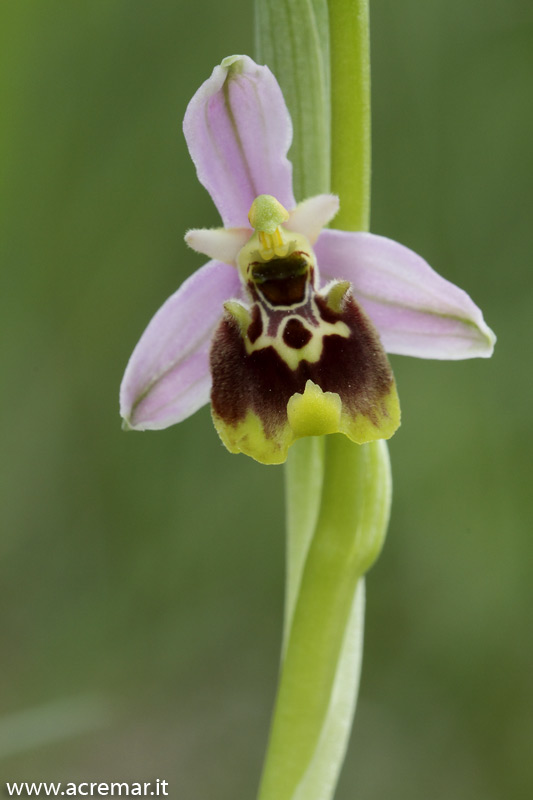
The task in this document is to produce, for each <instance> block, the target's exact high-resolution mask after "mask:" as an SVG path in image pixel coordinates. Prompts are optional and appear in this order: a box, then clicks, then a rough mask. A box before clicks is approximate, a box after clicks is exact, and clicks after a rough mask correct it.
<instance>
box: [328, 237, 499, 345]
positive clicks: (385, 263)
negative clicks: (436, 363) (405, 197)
mask: <svg viewBox="0 0 533 800" xmlns="http://www.w3.org/2000/svg"><path fill="white" fill-rule="evenodd" d="M315 251H316V254H317V257H318V263H319V265H320V271H321V275H322V277H323V279H324V280H328V279H330V278H337V279H345V280H348V281H350V283H351V284H352V286H353V291H354V294H355V296H356V297H357V300H358V301H359V302H360V303H361V305H362V306H363V308H364V309H365V311H366V313H367V314H368V315H369V317H370V318H371V320H372V322H373V323H374V325H375V326H376V328H377V330H378V332H379V334H380V336H381V340H382V342H383V344H384V346H385V349H386V350H387V351H388V352H389V353H399V354H401V355H407V356H418V357H420V358H436V359H452V360H453V359H462V358H474V357H476V356H478V357H479V356H480V357H482V358H488V357H489V356H490V355H492V351H493V349H494V343H495V341H496V337H495V336H494V334H493V332H492V331H491V330H490V328H489V327H488V326H487V325H486V323H485V321H484V319H483V315H482V313H481V311H480V309H479V308H478V307H477V306H476V304H475V303H474V302H473V301H472V300H471V299H470V297H469V296H468V295H467V294H466V292H464V291H463V290H462V289H459V288H458V287H457V286H455V285H454V284H453V283H450V282H449V281H447V280H446V279H445V278H442V277H441V276H440V275H438V274H437V273H436V272H435V271H434V270H433V269H432V268H431V267H430V266H429V264H428V263H427V262H426V261H424V259H423V258H421V256H419V255H417V254H416V253H414V252H413V251H412V250H409V248H408V247H404V246H403V245H401V244H399V243H398V242H394V241H392V239H387V238H385V237H383V236H376V235H375V234H371V233H349V232H346V231H336V230H324V231H322V233H321V234H320V236H319V238H318V241H317V243H316V246H315Z"/></svg>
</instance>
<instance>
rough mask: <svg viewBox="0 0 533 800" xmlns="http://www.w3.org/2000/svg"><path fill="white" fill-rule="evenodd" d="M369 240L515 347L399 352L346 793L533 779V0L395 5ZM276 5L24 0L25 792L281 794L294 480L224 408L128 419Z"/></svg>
mask: <svg viewBox="0 0 533 800" xmlns="http://www.w3.org/2000/svg"><path fill="white" fill-rule="evenodd" d="M371 11H372V55H373V126H374V180H373V225H372V228H373V230H374V231H375V232H377V233H381V234H385V235H388V236H390V237H392V238H395V239H398V240H400V241H402V242H404V243H405V244H407V245H409V246H411V247H413V248H414V249H416V250H417V251H418V252H420V253H421V254H423V255H424V256H425V257H426V258H427V259H428V260H429V262H430V263H431V264H432V265H434V266H435V267H436V268H437V269H438V270H439V271H440V272H441V273H442V274H444V275H445V277H447V278H449V279H450V280H452V281H454V282H457V283H459V284H460V285H461V286H463V287H464V288H465V289H466V290H467V291H469V292H470V293H471V294H472V296H473V297H474V299H475V300H476V301H477V302H478V303H479V305H480V306H481V307H482V308H483V310H484V312H485V317H486V319H487V321H488V323H489V324H490V325H491V326H492V327H493V328H494V330H495V331H496V332H497V334H498V336H499V342H498V346H497V349H496V353H495V356H494V358H493V359H492V360H491V361H470V362H468V361H467V362H458V363H442V362H441V363H439V362H424V361H419V360H410V359H406V358H400V357H395V358H393V366H394V369H395V372H396V377H397V381H398V385H399V390H400V395H401V400H402V408H403V425H402V428H401V430H400V431H399V433H398V434H397V435H396V436H395V437H394V439H393V441H392V443H391V455H392V460H393V467H394V475H395V497H394V507H393V515H392V521H391V526H390V532H389V537H388V541H387V544H386V547H385V551H384V553H383V555H382V557H381V559H380V561H379V563H378V564H377V565H376V566H375V567H374V569H373V570H372V572H371V574H370V576H369V579H368V584H367V588H368V622H367V631H366V652H365V663H364V671H363V680H362V687H361V697H360V705H359V712H358V716H357V719H356V725H355V731H354V735H353V738H352V741H351V745H350V750H349V754H348V759H347V763H346V766H345V769H344V772H343V776H342V780H341V784H340V787H339V791H338V800H352V798H358V800H384V799H385V798H387V799H388V798H391V797H409V798H410V800H428V798H431V800H441V798H442V800H444V798H446V799H447V800H448V798H453V800H473V799H476V800H477V798H480V800H497V799H499V798H506V799H507V798H513V800H514V798H526V797H531V796H532V792H533V766H532V764H533V761H532V759H531V748H532V745H533V727H532V724H533V721H532V706H533V681H532V674H533V663H532V662H533V645H532V637H531V632H532V626H531V607H532V600H533V596H532V595H533V592H532V588H531V571H532V566H533V565H532V543H531V527H532V526H531V514H530V505H531V488H530V484H531V477H532V464H531V458H530V455H531V433H532V428H533V421H532V415H531V388H532V380H531V357H532V353H531V338H532V337H531V332H530V330H531V319H532V311H533V302H532V301H533V282H532V279H531V225H532V223H531V219H532V204H531V180H532V169H531V168H532V166H533V164H532V156H531V142H532V133H533V126H532V121H533V119H532V84H533V57H532V54H533V37H532V33H533V9H532V6H531V4H530V3H528V2H526V0H507V1H506V2H505V3H501V2H498V1H497V0H484V2H483V3H480V2H479V1H477V2H476V1H475V0H451V1H450V0H432V2H429V3H428V2H425V3H424V2H421V1H420V0H403V2H402V3H397V2H395V0H374V1H373V2H372V3H371ZM252 22H253V20H252V4H251V3H247V2H245V0H238V2H231V3H218V2H214V0H213V2H208V1H207V0H196V2H194V3H188V2H187V3H185V2H179V0H174V2H169V0H164V1H163V0H151V2H142V1H141V0H91V2H90V3H89V2H87V3H68V2H65V1H64V0H46V1H45V2H37V0H4V2H3V3H2V4H1V7H0V61H1V96H0V108H1V116H2V119H1V127H0V162H1V170H2V172H1V174H2V178H1V180H2V184H1V205H2V208H1V218H2V223H1V224H2V235H1V249H2V252H1V278H0V280H1V287H0V304H1V314H0V326H1V352H0V359H1V363H0V372H1V376H2V386H3V388H2V392H1V394H0V404H1V430H2V450H1V454H2V455H1V460H0V474H1V477H0V484H1V497H0V525H1V537H0V593H1V611H0V653H1V655H0V658H1V662H0V695H1V708H0V759H1V760H0V783H2V782H3V781H5V780H56V781H57V780H65V781H67V780H93V781H96V780H100V781H104V780H131V781H134V780H139V781H143V780H151V779H155V778H157V777H159V778H161V779H165V780H167V781H169V784H170V788H171V796H172V797H174V798H184V799H185V798H186V800H205V798H219V799H220V800H224V799H225V798H228V799H229V798H232V800H234V799H235V798H241V797H242V798H253V797H254V796H255V790H256V785H257V780H258V777H259V771H260V765H261V761H262V757H263V752H264V748H265V743H266V737H267V731H268V723H269V717H270V711H271V707H272V703H273V699H274V692H275V684H276V673H277V666H278V657H279V644H280V634H281V616H282V599H283V598H282V595H283V569H284V564H283V549H284V544H283V500H282V484H283V480H282V478H283V476H282V471H281V470H280V469H277V468H267V467H262V466H260V465H258V464H255V463H252V461H250V460H248V459H246V458H245V457H241V456H239V457H235V456H230V455H229V454H227V453H226V452H225V451H224V449H223V448H222V446H221V445H220V443H219V441H218V438H217V436H216V434H215V432H214V430H213V428H212V425H211V422H210V418H209V412H208V410H207V409H203V410H202V411H201V412H199V413H198V414H196V415H195V416H194V417H193V418H192V419H189V420H188V421H186V422H184V423H183V424H182V425H180V426H177V427H175V428H172V429H169V430H167V431H164V432H158V433H146V434H143V435H141V434H125V433H123V432H122V431H121V429H120V423H119V418H118V409H117V395H118V386H119V383H120V379H121V376H122V372H123V369H124V367H125V364H126V361H127V359H128V357H129V354H130V352H131V350H132V348H133V346H134V344H135V343H136V341H137V339H138V337H139V335H140V333H141V332H142V330H143V328H144V326H145V325H146V324H147V322H148V320H149V319H150V317H151V315H152V314H153V312H154V311H155V310H156V309H157V308H158V306H159V305H160V304H161V302H162V301H163V300H164V299H165V298H166V297H167V295H169V294H170V293H171V292H172V291H174V289H175V288H176V287H177V285H178V284H179V283H180V282H181V281H182V280H183V279H184V278H185V277H186V276H187V275H189V274H190V273H191V272H192V271H193V270H194V269H195V268H197V267H198V266H199V265H200V264H201V263H202V260H201V258H200V257H197V256H196V255H195V254H194V253H192V252H191V251H190V250H187V248H186V247H185V245H184V243H183V233H184V231H185V229H186V228H189V227H198V226H208V225H216V224H217V214H216V211H215V209H214V207H213V206H212V204H211V201H210V199H209V197H208V195H207V193H206V192H205V191H204V189H203V188H202V187H201V186H200V185H199V184H198V183H197V181H196V178H195V173H194V169H193V166H192V163H191V162H190V160H189V157H188V153H187V149H186V146H185V142H184V140H183V136H182V134H181V119H182V117H183V113H184V111H185V107H186V103H187V102H188V100H189V99H190V97H191V96H192V94H193V93H194V91H195V90H196V89H197V88H198V86H199V85H200V83H201V82H202V81H203V80H205V79H206V78H207V77H208V75H209V74H210V72H211V70H212V68H213V66H214V65H215V64H216V63H218V62H219V61H220V60H221V59H222V58H223V57H224V56H227V55H229V54H232V53H234V52H248V53H251V52H252V50H253V41H252Z"/></svg>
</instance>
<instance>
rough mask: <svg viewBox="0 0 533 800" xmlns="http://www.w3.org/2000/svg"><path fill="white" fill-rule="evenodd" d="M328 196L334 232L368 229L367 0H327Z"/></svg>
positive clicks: (368, 100) (368, 111) (368, 90)
mask: <svg viewBox="0 0 533 800" xmlns="http://www.w3.org/2000/svg"><path fill="white" fill-rule="evenodd" d="M328 6H329V28H330V37H331V48H330V53H331V57H330V58H331V190H332V192H333V193H334V194H337V195H338V196H339V198H340V201H341V207H340V211H339V214H338V215H337V217H336V218H335V227H338V228H341V229H343V230H347V231H366V230H368V227H369V224H370V172H371V141H370V128H371V126H370V34H369V12H368V0H329V3H328Z"/></svg>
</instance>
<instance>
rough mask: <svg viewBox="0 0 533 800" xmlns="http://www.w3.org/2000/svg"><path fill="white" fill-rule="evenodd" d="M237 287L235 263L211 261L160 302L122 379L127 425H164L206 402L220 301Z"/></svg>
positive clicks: (154, 427)
mask: <svg viewBox="0 0 533 800" xmlns="http://www.w3.org/2000/svg"><path fill="white" fill-rule="evenodd" d="M240 288H241V285H240V280H239V276H238V272H237V270H236V269H235V268H234V267H231V266H229V265H228V264H222V263H220V262H218V261H210V262H209V263H208V264H206V265H205V266H203V267H202V268H201V269H199V270H197V271H196V272H195V273H194V274H193V275H191V277H190V278H188V279H187V280H186V281H185V283H183V284H182V285H181V286H180V288H179V289H178V291H177V292H175V293H174V294H173V295H171V297H169V298H168V300H167V301H166V302H165V303H163V305H162V306H161V308H160V309H159V311H158V312H157V313H156V314H155V316H154V317H153V318H152V320H151V322H150V323H149V325H148V327H147V328H146V330H145V331H144V333H143V335H142V336H141V338H140V340H139V342H138V344H137V346H136V348H135V350H134V351H133V354H132V356H131V358H130V360H129V362H128V366H127V367H126V372H125V373H124V378H123V379H122V385H121V387H120V413H121V416H122V417H123V419H124V420H125V423H126V425H127V427H129V428H134V429H135V430H148V429H152V430H158V429H160V428H167V427H168V426H169V425H173V424H174V423H176V422H180V421H181V420H183V419H185V418H186V417H188V416H190V415H191V414H193V413H194V412H195V411H197V410H198V409H199V408H201V406H203V405H205V403H207V402H208V401H209V392H210V388H211V376H210V373H209V348H210V344H211V336H212V333H213V330H214V328H215V326H216V325H217V323H218V321H219V319H220V317H221V316H222V313H223V306H222V304H223V303H224V302H225V301H226V300H228V299H229V298H231V297H236V296H239V295H240Z"/></svg>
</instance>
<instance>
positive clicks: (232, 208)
mask: <svg viewBox="0 0 533 800" xmlns="http://www.w3.org/2000/svg"><path fill="white" fill-rule="evenodd" d="M183 132H184V133H185V138H186V140H187V145H188V147H189V152H190V154H191V157H192V160H193V161H194V164H195V166H196V170H197V173H198V179H199V180H200V182H201V183H202V184H203V185H204V186H205V188H206V189H207V191H208V192H209V194H210V195H211V197H212V198H213V202H214V203H215V205H216V207H217V208H218V210H219V212H220V215H221V217H222V220H223V222H224V225H225V227H227V228H228V227H230V228H232V227H233V228H243V227H247V226H248V211H249V210H250V206H251V205H252V202H253V201H254V200H255V198H256V197H257V196H258V195H260V194H271V195H274V197H276V198H277V199H278V200H279V201H280V203H281V204H282V205H284V206H285V208H287V209H291V208H294V206H295V200H294V195H293V193H292V166H291V164H290V162H289V161H288V159H287V152H288V149H289V147H290V144H291V140H292V124H291V119H290V116H289V112H288V111H287V106H286V105H285V100H284V99H283V95H282V93H281V89H280V88H279V85H278V82H277V81H276V79H275V77H274V76H273V74H272V73H271V72H270V70H269V69H268V67H261V66H259V65H258V64H256V63H255V62H254V61H252V59H251V58H249V57H248V56H231V57H230V58H225V59H224V61H223V62H222V64H221V65H220V66H218V67H215V69H214V70H213V73H212V75H211V77H210V78H208V80H207V81H205V83H203V84H202V86H201V87H200V88H199V89H198V91H197V92H196V94H195V95H194V97H193V98H192V100H191V102H190V103H189V105H188V107H187V111H186V113H185V119H184V120H183Z"/></svg>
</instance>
